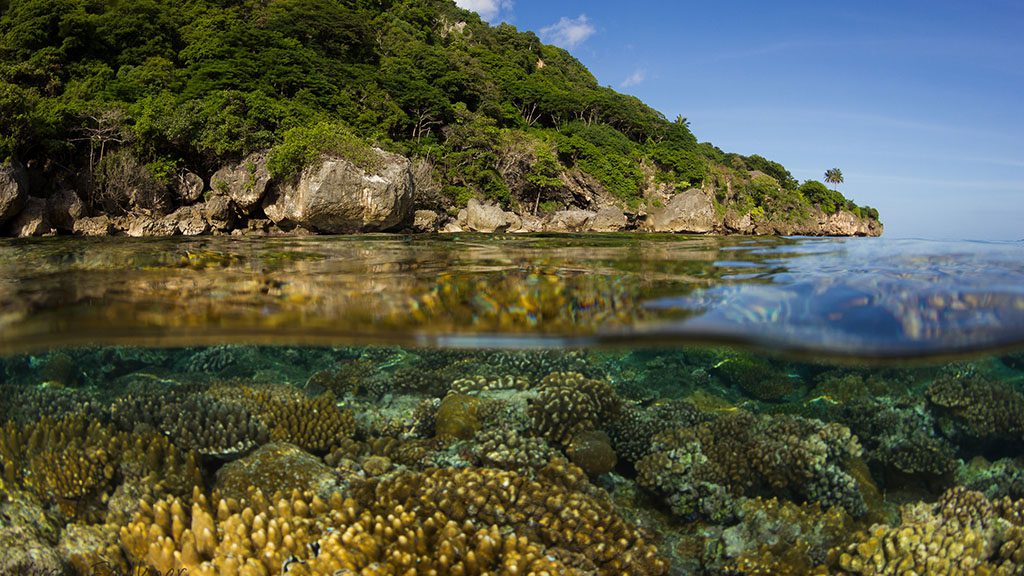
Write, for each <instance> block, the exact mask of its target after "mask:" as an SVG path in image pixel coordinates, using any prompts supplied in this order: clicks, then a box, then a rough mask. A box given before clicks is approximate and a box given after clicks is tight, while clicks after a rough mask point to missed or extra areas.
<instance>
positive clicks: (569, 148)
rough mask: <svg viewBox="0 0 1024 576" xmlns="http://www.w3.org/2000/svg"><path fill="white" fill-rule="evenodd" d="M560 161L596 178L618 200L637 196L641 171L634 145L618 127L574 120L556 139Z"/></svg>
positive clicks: (640, 185) (641, 176)
mask: <svg viewBox="0 0 1024 576" xmlns="http://www.w3.org/2000/svg"><path fill="white" fill-rule="evenodd" d="M557 142H558V152H559V154H560V155H561V157H562V161H563V162H565V163H566V164H568V165H571V166H577V167H579V168H580V169H582V170H583V171H584V172H587V173H589V174H590V175H592V176H593V177H594V178H597V180H598V182H600V183H601V185H603V186H604V187H605V188H607V189H608V191H609V192H611V193H612V194H613V195H614V196H616V197H617V198H620V199H622V200H630V199H635V198H637V197H639V195H640V191H641V187H642V186H643V174H642V173H641V172H640V166H639V163H638V162H637V156H636V152H637V146H636V144H635V143H634V142H632V141H631V140H629V138H627V137H626V136H625V135H623V134H622V133H621V132H619V131H618V130H616V129H614V128H612V127H611V126H608V125H605V124H585V123H582V122H574V123H572V124H570V125H568V126H566V127H565V128H564V129H563V131H562V134H561V135H560V137H559V138H558V140H557Z"/></svg>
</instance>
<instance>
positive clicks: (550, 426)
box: [527, 372, 621, 444]
mask: <svg viewBox="0 0 1024 576" xmlns="http://www.w3.org/2000/svg"><path fill="white" fill-rule="evenodd" d="M620 408H621V401H620V400H619V397H618V395H617V394H616V393H615V389H614V388H612V387H611V385H610V384H608V383H607V382H605V381H603V380H593V379H590V378H587V377H585V376H584V375H582V374H580V373H578V372H553V373H551V374H549V375H548V376H546V377H545V378H544V379H543V380H541V382H540V385H539V394H538V396H537V398H535V399H533V400H532V401H531V403H530V406H529V408H528V409H527V416H529V418H530V420H531V427H532V429H533V430H534V431H535V432H536V433H537V434H539V435H541V436H543V437H545V438H547V439H548V440H550V441H552V442H557V443H560V444H565V443H567V442H569V441H570V440H571V439H572V437H573V435H574V434H577V433H579V432H583V431H585V430H596V429H599V428H601V426H602V425H603V424H606V423H608V422H610V421H612V420H614V419H615V418H616V417H617V416H618V414H619V410H620Z"/></svg>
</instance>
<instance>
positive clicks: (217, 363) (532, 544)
mask: <svg viewBox="0 0 1024 576" xmlns="http://www.w3.org/2000/svg"><path fill="white" fill-rule="evenodd" d="M0 377H2V384H0V398H3V402H2V403H0V422H2V425H0V551H2V552H0V574H5V575H6V574H12V575H14V574H68V575H70V574H75V575H79V574H83V575H92V574H129V573H130V574H137V573H147V574H156V573H160V574H166V573H176V574H203V575H207V574H209V575H213V574H224V575H226V574H238V575H271V574H299V575H301V574H363V575H372V574H465V575H470V574H479V575H482V574H537V575H541V574H600V575H612V574H635V575H658V574H709V575H720V574H723V575H724V574H730V575H735V574H751V575H752V574H897V573H917V574H1018V573H1021V571H1022V570H1024V549H1022V545H1024V500H1022V498H1024V463H1022V462H1021V460H1020V459H1019V456H1020V454H1021V447H1022V441H1024V393H1022V391H1021V390H1020V383H1021V382H1022V381H1024V356H1022V355H1020V354H1004V355H1002V356H1000V357H991V358H984V359H974V360H972V361H970V362H966V361H961V362H945V363H935V364H918V365H912V366H896V365H886V366H881V367H879V366H874V367H868V366H858V365H851V364H840V365H836V364H831V363H828V362H825V361H820V362H819V361H813V362H812V361H800V362H796V361H793V360H789V359H782V358H776V357H769V356H760V355H756V354H753V353H750V352H743V351H737V350H734V349H730V348H676V349H629V350H586V351H508V350H455V351H453V350H437V349H410V348H400V347H335V348H315V347H300V348H294V347H255V346H215V347H204V348H178V349H143V348H126V347H103V348H98V347H97V348H78V349H66V350H51V351H49V352H46V353H43V354H38V355H15V356H7V357H4V358H3V359H2V361H0Z"/></svg>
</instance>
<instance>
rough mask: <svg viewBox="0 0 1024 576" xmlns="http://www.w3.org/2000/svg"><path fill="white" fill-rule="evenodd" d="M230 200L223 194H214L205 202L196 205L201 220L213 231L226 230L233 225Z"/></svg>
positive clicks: (233, 217)
mask: <svg viewBox="0 0 1024 576" xmlns="http://www.w3.org/2000/svg"><path fill="white" fill-rule="evenodd" d="M231 203H232V201H231V199H230V198H228V197H227V196H224V195H223V194H214V195H212V196H210V197H209V198H208V199H207V200H206V202H203V203H201V204H197V205H196V206H197V207H198V208H199V209H200V211H201V212H202V214H203V218H204V219H205V220H206V222H207V223H208V224H209V225H210V227H211V228H213V229H215V230H227V229H229V228H231V227H232V226H233V224H234V220H235V214H234V211H233V210H232V209H231Z"/></svg>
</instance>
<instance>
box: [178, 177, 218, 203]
mask: <svg viewBox="0 0 1024 576" xmlns="http://www.w3.org/2000/svg"><path fill="white" fill-rule="evenodd" d="M217 173H218V174H220V172H217ZM214 177H216V176H214ZM203 187H204V185H203V179H202V178H200V177H199V175H198V174H193V173H192V172H185V173H184V174H181V175H179V176H178V198H180V199H181V201H182V202H184V203H185V204H194V203H196V202H198V201H199V199H200V198H202V197H203Z"/></svg>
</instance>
